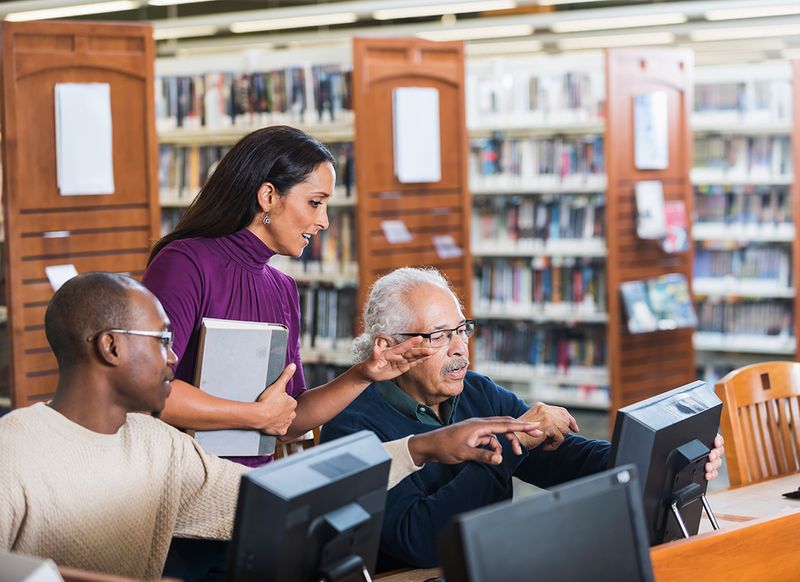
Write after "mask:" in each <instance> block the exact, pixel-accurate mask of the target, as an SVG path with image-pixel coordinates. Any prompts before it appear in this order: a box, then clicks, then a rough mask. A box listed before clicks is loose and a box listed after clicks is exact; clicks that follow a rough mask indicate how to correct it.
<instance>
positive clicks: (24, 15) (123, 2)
mask: <svg viewBox="0 0 800 582" xmlns="http://www.w3.org/2000/svg"><path fill="white" fill-rule="evenodd" d="M136 8H139V2H138V0H116V1H114V2H97V3H94V4H78V5H73V6H59V7H56V8H42V9H40V10H26V11H24V12H11V13H9V14H6V16H5V19H6V20H11V21H13V22H21V21H25V20H49V19H52V18H69V17H70V16H85V15H87V14H103V13H105V12H123V11H125V10H134V9H136Z"/></svg>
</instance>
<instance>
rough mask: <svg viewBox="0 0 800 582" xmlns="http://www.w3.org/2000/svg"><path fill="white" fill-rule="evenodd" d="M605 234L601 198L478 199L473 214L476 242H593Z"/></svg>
mask: <svg viewBox="0 0 800 582" xmlns="http://www.w3.org/2000/svg"><path fill="white" fill-rule="evenodd" d="M604 234H605V198H604V197H603V196H600V195H573V194H566V195H561V196H537V197H531V196H478V197H476V198H475V202H474V205H473V212H472V236H473V238H475V239H476V240H479V241H480V240H493V241H508V242H522V241H525V240H526V239H542V240H547V239H592V238H602V237H603V236H604Z"/></svg>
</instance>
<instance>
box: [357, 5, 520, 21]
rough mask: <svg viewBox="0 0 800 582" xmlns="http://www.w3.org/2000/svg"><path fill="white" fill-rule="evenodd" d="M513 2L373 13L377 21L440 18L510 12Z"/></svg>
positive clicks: (430, 6) (401, 9)
mask: <svg viewBox="0 0 800 582" xmlns="http://www.w3.org/2000/svg"><path fill="white" fill-rule="evenodd" d="M516 7H517V3H516V2H513V1H512V0H478V1H473V2H437V3H435V4H427V5H421V6H406V7H402V8H383V9H381V10H376V11H375V12H373V13H372V18H374V19H375V20H395V19H400V18H418V17H421V16H440V15H443V14H463V13H465V12H489V11H491V10H510V9H512V8H516Z"/></svg>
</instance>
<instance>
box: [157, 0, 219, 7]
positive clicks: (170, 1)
mask: <svg viewBox="0 0 800 582" xmlns="http://www.w3.org/2000/svg"><path fill="white" fill-rule="evenodd" d="M201 2H214V0H147V3H148V4H149V5H150V6H176V5H178V4H200V3H201Z"/></svg>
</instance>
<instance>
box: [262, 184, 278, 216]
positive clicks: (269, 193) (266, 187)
mask: <svg viewBox="0 0 800 582" xmlns="http://www.w3.org/2000/svg"><path fill="white" fill-rule="evenodd" d="M277 201H278V191H277V190H276V189H275V186H273V185H272V182H264V183H263V184H261V187H260V188H259V189H258V205H259V206H260V207H261V210H262V211H263V212H271V211H272V210H273V208H274V207H275V204H276V203H277Z"/></svg>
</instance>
